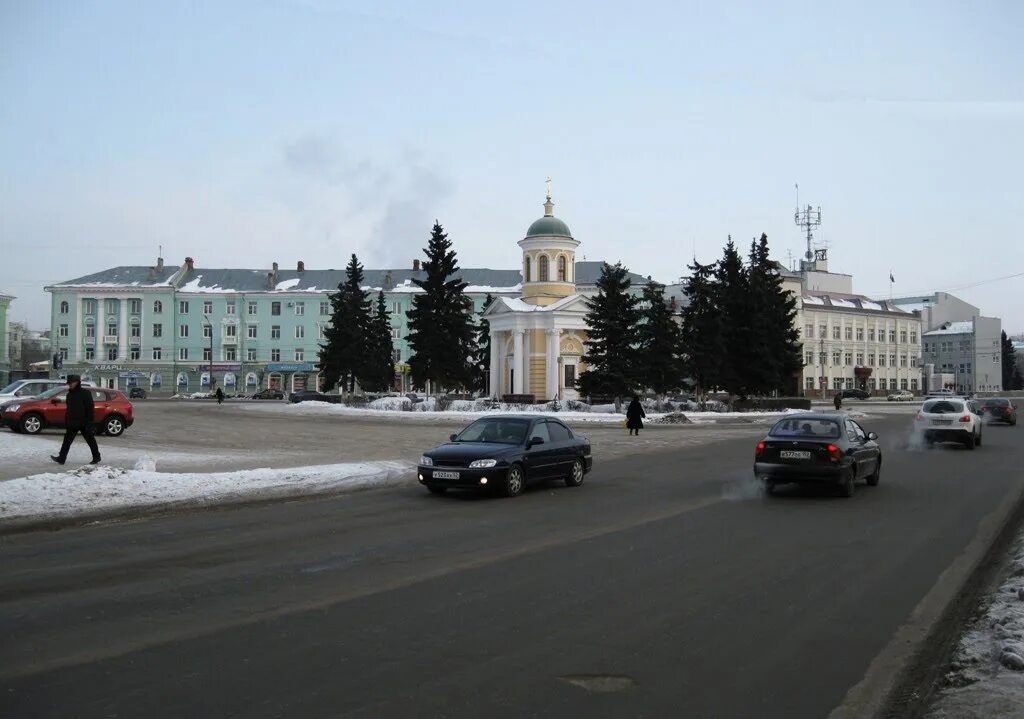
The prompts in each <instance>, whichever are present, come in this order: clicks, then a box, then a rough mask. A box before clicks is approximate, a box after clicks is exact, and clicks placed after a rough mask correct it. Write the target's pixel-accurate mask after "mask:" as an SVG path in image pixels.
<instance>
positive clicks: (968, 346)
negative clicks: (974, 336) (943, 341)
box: [949, 340, 971, 352]
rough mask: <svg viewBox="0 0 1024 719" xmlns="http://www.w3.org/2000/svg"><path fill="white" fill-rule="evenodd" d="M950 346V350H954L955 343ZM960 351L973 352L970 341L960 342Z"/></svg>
mask: <svg viewBox="0 0 1024 719" xmlns="http://www.w3.org/2000/svg"><path fill="white" fill-rule="evenodd" d="M949 345H950V348H952V346H953V343H952V342H950V343H949ZM960 351H961V352H970V351H971V343H970V341H969V340H961V341H960Z"/></svg>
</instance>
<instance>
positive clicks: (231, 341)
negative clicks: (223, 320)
mask: <svg viewBox="0 0 1024 719" xmlns="http://www.w3.org/2000/svg"><path fill="white" fill-rule="evenodd" d="M220 343H221V344H223V345H237V344H238V336H237V335H236V336H234V337H221V339H220Z"/></svg>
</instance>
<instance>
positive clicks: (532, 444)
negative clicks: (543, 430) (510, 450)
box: [526, 437, 544, 447]
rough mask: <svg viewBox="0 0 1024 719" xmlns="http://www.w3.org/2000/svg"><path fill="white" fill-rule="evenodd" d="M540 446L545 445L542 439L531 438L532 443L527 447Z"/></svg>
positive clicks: (528, 443)
mask: <svg viewBox="0 0 1024 719" xmlns="http://www.w3.org/2000/svg"><path fill="white" fill-rule="evenodd" d="M538 444H544V439H543V438H542V437H530V441H529V442H527V443H526V446H527V447H536V446H537V445H538Z"/></svg>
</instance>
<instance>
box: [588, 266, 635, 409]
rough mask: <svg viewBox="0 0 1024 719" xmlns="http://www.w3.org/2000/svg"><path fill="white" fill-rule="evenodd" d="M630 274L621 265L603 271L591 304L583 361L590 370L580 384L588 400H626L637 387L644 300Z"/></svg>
mask: <svg viewBox="0 0 1024 719" xmlns="http://www.w3.org/2000/svg"><path fill="white" fill-rule="evenodd" d="M629 287H630V282H629V277H628V271H627V270H626V268H625V267H623V266H622V264H621V263H618V262H617V263H615V264H614V265H609V264H607V263H605V264H604V266H603V267H602V268H601V276H600V277H599V278H598V280H597V290H598V292H597V296H596V297H594V298H593V299H588V300H587V301H586V303H587V308H588V312H587V320H586V322H587V342H586V352H585V354H584V356H583V361H584V362H585V363H586V364H587V370H586V371H585V372H583V373H582V374H581V375H580V377H579V380H578V381H577V384H578V386H579V390H580V392H581V393H582V394H583V395H584V396H587V397H590V396H593V395H604V396H611V397H614V398H615V404H616V409H618V407H619V406H620V405H621V403H622V397H623V396H624V395H626V394H628V393H629V392H631V391H632V390H633V388H634V387H635V386H636V381H637V377H636V352H637V350H636V345H637V341H638V339H639V338H638V334H637V325H638V323H639V320H640V313H639V311H638V309H637V305H638V304H639V302H640V300H639V298H638V297H636V296H635V295H633V294H632V293H631V292H630V291H629Z"/></svg>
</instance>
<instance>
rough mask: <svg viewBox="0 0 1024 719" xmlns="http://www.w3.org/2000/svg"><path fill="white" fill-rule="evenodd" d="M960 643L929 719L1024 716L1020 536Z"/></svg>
mask: <svg viewBox="0 0 1024 719" xmlns="http://www.w3.org/2000/svg"><path fill="white" fill-rule="evenodd" d="M1012 557H1013V559H1012V560H1011V562H1010V565H1009V567H1008V569H1007V572H1006V575H1005V577H1004V579H1003V581H1002V582H1001V583H1000V585H999V588H998V589H996V590H994V591H993V592H992V593H991V594H990V595H989V596H988V597H986V598H985V600H984V601H983V603H982V607H981V609H980V610H979V613H978V615H977V616H976V617H975V618H974V619H973V620H972V622H971V624H970V625H969V626H968V628H967V631H966V632H965V633H964V635H963V636H962V637H961V638H960V643H959V645H958V646H957V649H956V652H955V653H954V655H953V661H952V662H951V664H950V670H949V672H948V673H947V674H946V677H945V684H946V686H945V688H943V689H941V690H940V692H939V694H938V696H937V698H936V700H935V702H934V703H933V705H932V707H931V709H930V711H929V713H928V717H929V718H930V719H953V718H954V717H955V718H956V719H975V718H976V719H981V718H982V717H985V718H986V719H989V718H990V717H1022V716H1024V535H1021V536H1020V537H1018V539H1017V543H1016V545H1015V546H1014V550H1013V554H1012Z"/></svg>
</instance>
